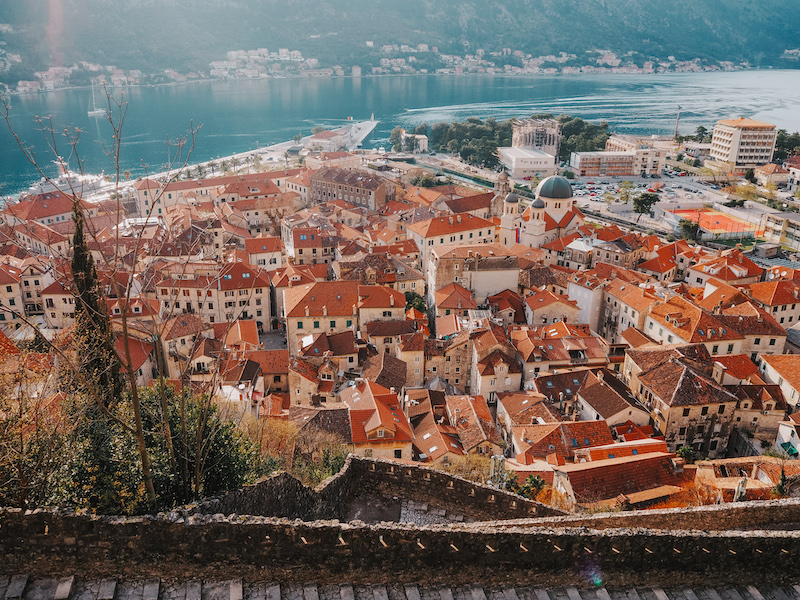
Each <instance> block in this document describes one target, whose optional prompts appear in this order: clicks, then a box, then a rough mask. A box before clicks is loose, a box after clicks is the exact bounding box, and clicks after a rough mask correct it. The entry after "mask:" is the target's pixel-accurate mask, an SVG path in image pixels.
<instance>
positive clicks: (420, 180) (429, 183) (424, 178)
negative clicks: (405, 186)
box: [409, 173, 439, 188]
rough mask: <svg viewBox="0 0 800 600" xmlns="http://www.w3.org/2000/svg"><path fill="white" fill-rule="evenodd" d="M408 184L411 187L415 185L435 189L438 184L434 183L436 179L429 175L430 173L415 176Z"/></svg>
mask: <svg viewBox="0 0 800 600" xmlns="http://www.w3.org/2000/svg"><path fill="white" fill-rule="evenodd" d="M409 183H411V185H416V186H419V187H424V188H429V187H436V186H437V185H439V182H438V181H436V177H435V176H433V175H431V174H430V173H425V174H424V175H417V176H416V177H412V178H411V180H410V182H409Z"/></svg>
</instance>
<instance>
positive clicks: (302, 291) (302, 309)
mask: <svg viewBox="0 0 800 600" xmlns="http://www.w3.org/2000/svg"><path fill="white" fill-rule="evenodd" d="M358 287H359V285H358V283H357V282H355V281H318V282H316V283H312V284H308V285H302V286H299V287H290V288H288V289H286V291H285V292H284V303H285V306H284V310H285V311H286V316H287V317H289V318H291V317H305V316H313V317H322V316H329V317H340V316H352V315H353V314H354V313H355V311H356V309H357V306H358ZM306 310H307V311H308V313H306Z"/></svg>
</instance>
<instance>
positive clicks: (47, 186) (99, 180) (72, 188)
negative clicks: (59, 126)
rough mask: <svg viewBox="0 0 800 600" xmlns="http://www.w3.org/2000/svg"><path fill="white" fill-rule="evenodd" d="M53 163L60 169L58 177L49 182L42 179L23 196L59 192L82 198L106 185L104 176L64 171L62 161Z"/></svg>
mask: <svg viewBox="0 0 800 600" xmlns="http://www.w3.org/2000/svg"><path fill="white" fill-rule="evenodd" d="M53 163H54V164H55V165H56V166H57V168H58V173H59V174H58V176H57V177H53V178H51V179H50V180H49V181H48V180H47V179H45V178H42V179H41V180H40V181H39V182H37V183H34V184H33V185H32V186H30V187H29V188H28V190H27V192H24V193H23V195H31V196H35V195H36V194H46V193H48V192H55V191H57V190H59V191H62V192H64V193H65V194H71V193H73V192H74V193H76V194H79V195H81V196H87V195H89V194H92V193H94V192H97V191H98V190H100V189H101V188H102V187H103V186H104V184H105V183H106V181H105V179H104V177H103V176H102V175H81V174H80V173H76V172H74V171H68V170H66V169H64V165H63V164H62V163H61V161H58V160H56V161H53Z"/></svg>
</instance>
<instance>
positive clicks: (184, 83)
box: [7, 65, 800, 97]
mask: <svg viewBox="0 0 800 600" xmlns="http://www.w3.org/2000/svg"><path fill="white" fill-rule="evenodd" d="M586 66H590V65H586ZM753 71H796V72H800V65H798V66H797V67H796V68H788V67H749V68H744V67H742V68H735V69H715V70H700V71H663V72H660V73H658V72H656V73H616V72H611V71H600V72H593V73H561V72H558V73H505V72H503V73H377V74H373V73H367V74H364V75H358V76H353V75H341V76H332V77H302V76H299V75H289V76H286V77H254V78H244V77H242V78H237V77H230V78H226V79H222V78H211V77H203V78H199V79H192V80H187V81H169V82H164V83H133V84H127V85H113V86H112V85H108V86H106V88H107V89H109V90H125V89H127V88H160V87H180V86H190V85H200V84H204V83H220V82H225V83H229V82H257V81H270V80H296V81H330V80H339V79H384V78H390V77H459V78H461V77H507V78H513V79H525V78H530V79H536V78H538V77H586V76H601V77H602V76H605V75H609V76H612V75H613V76H619V75H630V76H637V77H658V76H664V75H666V76H669V75H696V74H698V73H743V72H745V73H746V72H753ZM91 89H92V86H91V85H78V86H67V87H62V88H55V89H52V90H36V91H32V92H31V91H25V92H19V91H13V92H12V91H9V92H7V95H8V96H19V97H26V96H34V95H44V94H52V93H55V92H65V91H76V90H91Z"/></svg>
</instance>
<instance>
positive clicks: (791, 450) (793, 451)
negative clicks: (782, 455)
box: [781, 442, 798, 456]
mask: <svg viewBox="0 0 800 600" xmlns="http://www.w3.org/2000/svg"><path fill="white" fill-rule="evenodd" d="M781 448H783V449H784V450H786V454H788V455H789V456H797V455H798V452H797V448H795V447H794V445H792V442H783V443H782V444H781Z"/></svg>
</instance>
